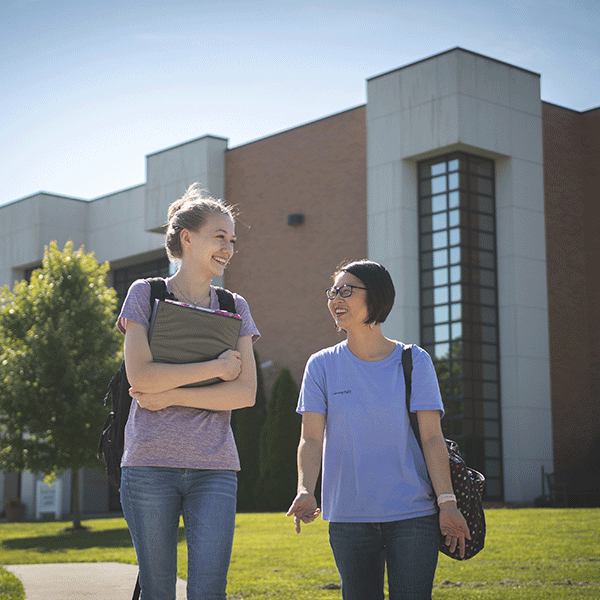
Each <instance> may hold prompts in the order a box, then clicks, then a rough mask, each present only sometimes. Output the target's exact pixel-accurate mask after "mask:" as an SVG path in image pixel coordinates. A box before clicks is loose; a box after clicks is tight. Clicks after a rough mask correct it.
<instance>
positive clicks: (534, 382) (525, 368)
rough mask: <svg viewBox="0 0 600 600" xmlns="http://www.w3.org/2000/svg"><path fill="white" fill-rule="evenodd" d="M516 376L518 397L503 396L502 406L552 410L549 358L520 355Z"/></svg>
mask: <svg viewBox="0 0 600 600" xmlns="http://www.w3.org/2000/svg"><path fill="white" fill-rule="evenodd" d="M516 368H517V370H516V372H515V374H514V375H515V377H516V379H517V385H518V390H519V395H518V397H516V396H509V397H504V396H503V398H502V406H503V407H506V408H513V407H518V406H521V407H522V408H531V409H534V410H543V411H550V410H551V391H550V373H549V365H548V360H547V359H544V358H531V357H527V356H520V357H519V358H518V359H517V367H516Z"/></svg>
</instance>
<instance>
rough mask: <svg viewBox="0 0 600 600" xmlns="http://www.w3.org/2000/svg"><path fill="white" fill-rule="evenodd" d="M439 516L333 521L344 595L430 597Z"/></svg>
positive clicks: (373, 599)
mask: <svg viewBox="0 0 600 600" xmlns="http://www.w3.org/2000/svg"><path fill="white" fill-rule="evenodd" d="M438 540H439V522H438V516H437V515H432V516H428V517H418V518H414V519H406V520H403V521H391V522H389V523H330V524H329V543H330V544H331V549H332V550H333V556H334V558H335V563H336V565H337V568H338V571H339V573H340V579H341V581H342V598H343V600H383V580H384V573H385V566H386V564H387V569H388V584H389V597H390V600H400V599H402V600H429V599H430V598H431V590H432V588H433V577H434V575H435V569H436V567H437V560H438Z"/></svg>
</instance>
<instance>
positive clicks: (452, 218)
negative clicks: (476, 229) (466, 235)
mask: <svg viewBox="0 0 600 600" xmlns="http://www.w3.org/2000/svg"><path fill="white" fill-rule="evenodd" d="M459 225H460V212H459V211H458V210H451V211H450V214H449V216H448V226H449V227H458V226H459Z"/></svg>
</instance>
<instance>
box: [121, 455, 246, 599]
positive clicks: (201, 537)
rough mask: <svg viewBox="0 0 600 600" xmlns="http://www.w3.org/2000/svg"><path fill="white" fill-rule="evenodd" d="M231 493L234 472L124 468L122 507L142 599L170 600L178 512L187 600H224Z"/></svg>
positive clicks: (230, 535)
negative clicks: (182, 531)
mask: <svg viewBox="0 0 600 600" xmlns="http://www.w3.org/2000/svg"><path fill="white" fill-rule="evenodd" d="M236 492H237V476H236V473H235V471H209V470H206V471H205V470H198V469H171V468H163V467H124V468H123V472H122V475H121V505H122V506H123V514H124V516H125V520H126V521H127V525H128V527H129V531H130V533H131V538H132V539H133V545H134V546H135V551H136V554H137V559H138V564H139V567H140V585H141V587H142V596H141V597H142V600H175V586H176V578H177V533H178V529H179V516H180V514H181V513H183V523H184V527H185V535H186V539H187V546H188V582H187V598H188V600H200V599H202V600H209V599H217V598H219V599H224V598H226V594H225V588H226V586H227V570H228V569H229V561H230V558H231V547H232V544H233V530H234V527H235V509H236Z"/></svg>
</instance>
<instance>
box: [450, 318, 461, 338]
mask: <svg viewBox="0 0 600 600" xmlns="http://www.w3.org/2000/svg"><path fill="white" fill-rule="evenodd" d="M462 335H463V329H462V323H461V322H460V321H458V322H457V323H452V339H453V340H456V339H458V338H461V337H462Z"/></svg>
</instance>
